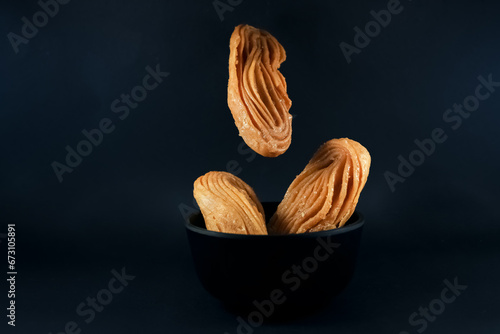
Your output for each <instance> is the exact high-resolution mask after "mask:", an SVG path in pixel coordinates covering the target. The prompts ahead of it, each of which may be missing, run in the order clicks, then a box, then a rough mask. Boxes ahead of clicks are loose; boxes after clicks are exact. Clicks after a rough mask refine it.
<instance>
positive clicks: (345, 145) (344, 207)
mask: <svg viewBox="0 0 500 334" xmlns="http://www.w3.org/2000/svg"><path fill="white" fill-rule="evenodd" d="M370 163H371V157H370V154H369V153H368V151H367V150H366V148H364V147H363V146H362V145H361V144H360V143H358V142H356V141H354V140H351V139H348V138H341V139H332V140H330V141H328V142H326V143H324V144H323V145H322V146H321V147H320V148H319V150H318V151H317V152H316V153H315V154H314V156H313V157H312V159H311V160H310V161H309V163H308V164H307V166H306V168H305V169H304V170H303V171H302V173H300V174H299V175H298V176H297V177H296V178H295V180H294V181H293V182H292V184H291V185H290V187H289V188H288V190H287V192H286V194H285V197H284V198H283V201H282V202H281V203H280V205H279V206H278V209H277V211H276V213H275V214H274V215H273V217H272V218H271V221H270V222H269V224H268V231H269V233H270V234H290V233H305V232H315V231H323V230H330V229H334V228H337V227H341V226H343V225H344V224H345V223H346V222H347V220H349V218H350V217H351V215H352V214H353V213H354V210H355V208H356V205H357V203H358V199H359V195H360V193H361V190H362V189H363V187H364V185H365V183H366V180H367V178H368V173H369V169H370Z"/></svg>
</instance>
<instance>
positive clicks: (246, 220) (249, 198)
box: [193, 172, 267, 234]
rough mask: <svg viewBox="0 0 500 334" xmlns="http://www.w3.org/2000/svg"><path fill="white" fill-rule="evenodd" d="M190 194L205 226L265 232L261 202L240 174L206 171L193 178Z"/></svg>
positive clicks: (225, 229) (252, 232) (255, 232)
mask: <svg viewBox="0 0 500 334" xmlns="http://www.w3.org/2000/svg"><path fill="white" fill-rule="evenodd" d="M193 195H194V197H195V199H196V202H197V203H198V205H199V206H200V210H201V213H202V214H203V218H204V219H205V225H206V227H207V229H208V230H211V231H216V232H225V233H235V234H267V230H266V222H265V215H264V209H263V208H262V204H261V203H260V201H259V199H258V198H257V196H256V195H255V192H254V191H253V189H252V188H251V187H250V186H249V185H248V184H246V183H245V182H243V181H242V180H241V179H240V178H238V177H236V176H234V175H232V174H230V173H226V172H209V173H207V174H205V175H203V176H200V177H199V178H198V179H197V180H196V181H195V182H194V190H193Z"/></svg>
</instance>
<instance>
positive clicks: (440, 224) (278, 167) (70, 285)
mask: <svg viewBox="0 0 500 334" xmlns="http://www.w3.org/2000/svg"><path fill="white" fill-rule="evenodd" d="M401 4H402V6H403V8H404V9H403V11H402V12H401V13H400V14H398V15H393V16H392V20H391V22H390V24H389V25H388V26H387V27H386V28H383V29H382V31H381V32H380V34H379V35H378V36H376V37H374V38H373V39H372V40H371V42H370V44H369V45H368V46H367V47H366V48H364V49H362V51H361V53H359V54H354V55H353V56H352V62H351V63H350V64H348V63H347V62H346V60H345V58H344V56H343V54H342V52H341V50H340V48H339V44H340V43H341V42H342V41H344V42H346V43H349V44H353V38H354V30H353V28H354V27H355V26H359V27H363V26H364V25H365V24H366V23H367V22H368V21H370V20H372V18H371V16H370V14H369V13H370V11H371V10H375V11H379V10H382V9H386V8H387V1H330V2H327V1H289V0H283V1H250V0H244V1H243V2H242V3H241V4H239V5H237V6H235V7H234V9H233V11H232V12H231V11H227V12H225V13H224V20H223V21H221V20H220V18H219V16H218V14H217V12H216V10H215V9H214V7H213V4H212V2H211V1H144V2H143V1H124V0H123V1H111V0H104V1H77V0H73V1H71V2H69V3H68V4H66V5H60V8H59V13H58V14H57V15H55V16H54V17H53V18H50V20H49V22H48V24H47V25H46V26H44V27H42V28H39V31H38V34H37V35H36V36H35V37H33V38H32V39H31V40H30V41H29V43H28V44H21V45H20V46H19V53H17V54H16V53H15V52H14V50H13V48H12V46H11V44H10V42H9V40H8V38H7V34H8V33H9V32H14V33H16V34H21V27H22V24H23V22H22V21H21V18H22V17H23V16H26V17H28V18H29V19H30V21H32V16H33V14H34V13H36V12H37V11H39V10H40V7H39V5H38V4H37V3H36V1H34V0H33V1H10V2H8V3H7V2H2V5H1V7H2V9H1V11H0V31H1V32H2V33H3V34H4V36H5V37H4V38H3V42H2V43H0V48H1V52H0V55H1V56H0V57H1V58H0V64H1V65H0V68H1V74H0V88H1V93H0V97H1V102H2V104H1V113H0V134H1V138H0V152H1V153H2V158H1V164H0V172H1V175H2V176H1V184H0V189H1V191H0V219H1V226H0V233H6V230H7V223H12V222H15V223H17V249H18V253H17V271H18V277H17V286H16V287H17V297H16V303H17V322H16V323H17V326H16V328H15V330H14V331H13V332H17V333H35V332H37V333H49V332H52V333H59V332H60V331H63V330H64V326H65V324H66V323H67V322H69V321H76V322H77V323H78V324H79V325H80V328H81V329H82V333H223V332H225V331H227V332H229V333H236V326H237V322H236V316H235V315H234V314H231V313H228V312H226V311H225V310H224V309H223V308H222V307H221V306H220V304H219V303H218V302H217V301H216V300H214V299H213V298H212V297H211V296H209V295H208V294H207V293H206V292H205V291H204V290H203V289H202V287H201V286H200V284H199V283H198V280H197V278H196V276H195V272H194V268H193V265H192V262H191V258H190V253H189V248H188V244H187V239H186V237H185V231H184V226H183V216H182V214H181V212H180V210H179V205H180V204H185V205H186V206H190V207H192V206H193V205H192V183H193V181H194V180H195V179H196V178H197V177H198V176H200V175H202V174H204V173H206V172H207V171H210V170H226V164H227V163H228V162H229V161H231V160H236V161H237V162H238V164H239V168H241V172H240V173H239V174H238V176H239V177H241V178H242V179H243V180H245V181H246V182H247V183H248V184H250V185H251V186H252V187H253V188H254V189H255V191H256V192H257V194H258V196H259V197H260V199H261V200H263V201H272V200H280V199H281V198H282V196H283V194H284V192H285V191H286V188H287V186H288V185H289V184H290V182H291V181H292V180H293V178H294V176H295V175H296V174H298V173H299V172H300V171H301V170H302V169H303V167H304V166H305V164H306V163H307V161H308V160H309V158H310V157H311V155H312V154H313V152H314V151H315V150H316V148H317V147H318V146H319V145H320V144H321V143H323V142H325V141H326V140H329V139H331V138H339V137H349V138H352V139H355V140H357V141H359V142H360V143H362V144H363V145H364V146H365V147H366V148H367V149H368V150H369V151H370V153H371V156H372V166H371V171H370V176H369V178H368V182H367V184H366V187H365V189H364V191H363V193H362V196H361V199H360V202H359V205H358V209H359V210H360V211H361V212H363V213H364V215H365V216H366V220H367V222H366V226H365V230H364V235H363V240H362V248H361V253H360V256H359V261H358V268H357V272H356V275H355V277H354V279H353V281H352V282H351V285H350V286H349V287H348V288H347V289H346V290H345V291H344V292H343V293H342V294H341V295H340V296H339V297H338V298H337V299H336V300H335V301H334V302H333V303H332V304H331V306H330V307H328V308H327V309H325V310H324V311H322V312H320V313H318V314H315V315H312V316H309V317H305V318H302V319H296V320H294V321H291V322H286V323H273V324H269V325H265V326H263V327H261V328H258V329H256V330H255V332H256V333H309V332H316V333H333V332H335V333H352V332H362V333H400V331H408V332H409V333H416V329H417V327H411V326H410V325H409V323H408V317H409V316H410V314H412V313H413V312H416V311H417V310H418V308H419V306H427V305H428V304H429V302H430V301H432V300H433V299H435V298H439V296H440V292H441V290H442V289H443V288H444V287H445V285H444V283H443V282H444V280H445V279H448V280H450V281H453V279H454V278H455V277H457V278H458V282H460V284H464V285H467V286H468V287H467V289H466V291H465V292H463V294H462V295H461V296H460V297H458V298H457V300H456V301H455V302H454V303H452V304H450V305H447V307H446V310H445V311H444V312H443V313H442V314H441V315H439V316H438V317H437V319H436V320H435V321H434V322H430V323H429V325H428V328H427V329H426V332H428V333H451V332H453V333H470V332H471V331H473V330H474V332H475V333H496V332H498V331H499V330H500V321H499V320H498V314H499V311H500V302H499V297H500V287H499V286H498V282H499V275H500V270H499V256H500V247H499V238H498V237H499V236H500V234H499V232H500V228H499V220H500V219H499V218H500V215H499V214H498V201H499V200H500V196H499V194H498V186H499V185H500V182H499V180H498V177H497V175H496V173H498V171H499V167H500V159H499V158H498V153H499V144H500V139H499V137H498V123H499V120H500V117H499V116H498V115H499V114H498V111H499V110H500V91H497V92H495V93H493V94H491V96H490V98H489V99H487V100H486V101H483V102H481V104H480V107H479V109H478V110H477V111H475V112H474V113H472V115H471V116H470V117H469V118H468V119H465V120H463V123H462V125H461V127H460V128H459V129H457V130H452V129H451V127H450V124H446V123H445V122H444V121H443V113H444V112H445V110H446V109H448V108H450V107H452V105H453V104H454V103H462V102H463V100H464V98H465V97H467V96H468V95H471V94H473V93H474V90H475V88H476V86H477V85H478V84H479V82H478V80H477V77H478V76H479V75H482V76H484V77H487V76H488V75H489V74H492V77H493V80H494V81H500V63H499V61H498V59H499V56H500V53H499V50H500V49H499V45H500V21H499V19H498V18H499V17H500V6H498V4H497V3H496V2H494V1H472V0H471V1H445V0H438V1H430V0H428V1H425V0H413V1H409V0H402V1H401ZM240 23H249V24H252V25H254V26H257V27H260V28H264V29H266V30H268V31H270V32H271V33H272V34H273V35H274V36H275V37H276V38H277V39H278V40H279V41H280V42H281V43H282V45H283V46H284V47H285V49H286V52H287V57H288V59H287V60H286V62H285V63H283V64H282V68H281V70H282V73H283V74H284V76H285V77H286V80H287V83H288V93H289V96H290V98H291V99H292V102H293V105H292V109H291V113H292V114H293V115H294V116H295V118H294V121H293V139H292V145H291V147H290V149H289V150H288V151H287V152H286V154H284V155H282V156H280V157H278V158H273V159H270V158H263V157H261V156H257V157H256V158H255V159H253V160H252V159H250V158H251V155H249V154H248V153H247V154H243V155H242V154H240V153H239V152H238V146H239V145H240V143H241V138H240V137H238V131H237V129H236V127H235V126H234V122H233V119H232V117H231V115H230V112H229V109H228V107H227V103H226V87H227V78H228V74H227V60H228V54H229V48H228V42H229V37H230V35H231V32H232V30H233V28H234V26H236V25H237V24H240ZM156 64H160V68H161V70H162V71H166V72H169V73H170V76H169V77H168V78H166V79H164V81H163V82H162V83H161V84H160V85H159V86H158V87H157V88H156V89H155V90H153V91H149V92H148V96H147V98H146V99H145V100H144V101H143V102H141V103H139V105H138V107H137V108H135V109H133V110H131V112H130V115H129V116H128V117H127V118H126V119H124V120H120V119H119V118H118V115H117V114H115V113H113V112H112V111H111V108H110V105H111V103H112V101H113V100H115V99H117V98H119V97H120V95H121V94H122V93H126V94H129V93H130V91H131V89H132V88H133V87H134V86H136V85H139V84H141V83H142V79H143V77H144V76H145V75H146V71H145V67H146V66H148V65H149V66H151V67H153V68H154V67H155V66H156ZM103 118H109V119H111V120H112V121H113V124H114V125H115V126H116V128H115V130H114V131H113V132H112V133H111V134H106V135H104V139H103V142H102V143H101V144H100V145H99V146H98V147H94V149H93V152H92V154H90V155H89V156H87V157H85V158H83V162H82V163H81V164H80V165H79V166H78V167H76V168H75V169H74V171H73V172H72V173H71V174H68V173H66V174H64V176H63V178H64V179H63V182H62V183H60V182H59V181H58V179H57V177H56V175H55V173H54V171H53V169H52V167H51V163H52V162H53V161H58V162H61V163H64V159H65V156H66V151H65V146H66V145H70V146H71V147H73V148H75V147H76V145H77V143H78V142H79V141H80V140H82V139H84V137H83V135H82V134H81V131H82V130H84V129H87V130H90V129H94V128H96V127H97V126H98V124H99V121H100V120H101V119H103ZM438 127H440V128H443V129H444V130H445V132H446V134H447V136H448V139H447V141H446V142H444V143H443V144H439V145H438V146H437V147H436V151H435V153H434V154H432V155H431V156H429V157H427V158H426V160H425V162H424V163H423V164H422V165H421V166H419V167H417V168H416V170H415V172H414V173H413V174H412V175H411V176H410V177H408V178H407V180H406V181H405V182H404V183H398V184H397V185H396V189H395V191H394V192H391V190H390V188H389V186H388V184H387V182H386V180H385V178H384V172H386V171H391V172H393V173H397V168H398V160H397V159H398V156H399V155H403V156H404V157H406V158H407V157H408V155H409V154H410V153H411V152H412V151H413V150H414V149H415V148H416V146H415V144H414V143H413V141H414V140H415V139H420V140H421V139H424V138H428V137H429V136H430V133H431V131H432V130H433V129H434V128H438ZM248 160H251V161H248ZM0 241H2V243H1V244H0V249H1V251H2V253H4V254H6V247H5V244H6V241H5V239H1V238H0ZM1 257H2V258H4V255H2V256H1ZM122 267H125V268H126V271H127V273H129V274H131V275H135V277H136V278H135V279H134V280H133V281H132V282H130V284H129V286H127V287H126V288H125V289H124V291H123V292H122V293H120V294H118V295H115V297H114V299H113V301H112V302H111V303H110V304H109V305H107V306H106V307H105V310H104V311H103V312H101V313H98V314H97V315H96V318H95V320H94V321H93V322H91V323H90V324H85V323H84V321H83V320H82V318H81V317H79V316H78V315H77V314H76V313H75V308H76V306H77V305H78V304H79V303H81V302H83V301H85V299H86V298H87V297H89V296H95V295H96V294H97V292H98V291H99V290H100V289H103V288H106V287H107V283H108V281H109V279H110V278H111V277H112V276H111V273H110V271H111V270H112V269H116V270H118V271H120V269H121V268H122ZM2 268H4V269H2V271H7V269H6V263H5V265H2ZM1 277H4V274H2V275H1ZM1 282H2V284H3V285H0V288H2V291H0V295H1V296H2V298H1V299H0V300H1V303H2V304H1V307H0V308H1V309H3V310H5V308H6V307H7V298H6V293H7V287H6V285H5V279H2V280H1ZM3 312H5V311H3ZM0 319H3V320H2V323H1V324H0V328H2V329H1V330H0V332H7V330H8V329H11V328H10V326H7V325H6V322H7V319H6V317H5V315H4V314H2V315H1V317H0Z"/></svg>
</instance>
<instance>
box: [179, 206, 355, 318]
mask: <svg viewBox="0 0 500 334" xmlns="http://www.w3.org/2000/svg"><path fill="white" fill-rule="evenodd" d="M262 204H263V206H264V210H265V212H266V221H268V219H269V218H270V217H271V216H272V214H273V213H274V212H275V211H276V207H277V205H278V203H262ZM363 224H364V218H363V216H362V215H361V214H360V213H359V212H355V213H354V214H353V215H352V217H351V219H349V221H348V222H347V224H346V225H345V226H343V227H341V228H338V229H333V230H328V231H321V232H313V233H303V234H289V235H240V234H230V233H221V232H213V231H208V230H207V229H206V228H205V222H204V220H203V216H202V215H201V213H197V214H194V215H192V216H191V217H190V220H189V222H188V223H187V224H186V230H187V235H188V240H189V244H190V247H191V253H192V256H193V260H194V264H195V267H196V272H197V274H198V277H199V279H200V281H201V283H202V285H203V287H204V288H205V289H206V290H207V291H208V292H209V293H210V294H212V295H213V296H214V297H215V298H217V299H219V300H221V301H222V302H223V303H225V304H226V305H227V306H230V308H234V307H236V308H238V309H254V308H255V309H256V310H261V313H263V314H264V315H266V316H267V317H270V316H271V315H275V314H277V313H280V312H277V311H286V312H288V313H290V312H293V311H298V312H306V311H311V310H315V309H317V308H318V307H321V306H324V305H325V304H327V303H328V302H329V301H330V300H331V299H332V297H334V296H336V295H337V294H338V293H339V292H340V291H342V290H343V289H344V288H345V287H346V285H347V284H348V283H349V281H350V279H351V277H352V275H353V272H354V267H355V262H356V257H357V253H358V249H359V244H360V238H361V231H362V229H363ZM265 313H270V314H265Z"/></svg>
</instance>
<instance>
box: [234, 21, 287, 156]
mask: <svg viewBox="0 0 500 334" xmlns="http://www.w3.org/2000/svg"><path fill="white" fill-rule="evenodd" d="M229 49H230V54H229V82H228V87H227V93H228V94H227V103H228V105H229V109H231V113H232V115H233V118H234V122H235V123H236V126H237V127H238V130H239V132H240V136H241V137H243V140H244V141H245V143H246V144H247V145H248V146H249V147H250V148H252V149H253V150H254V151H255V152H257V153H259V154H260V155H263V156H265V157H276V156H278V155H281V154H283V153H285V151H286V150H287V149H288V147H289V146H290V143H291V141H292V115H290V113H289V112H288V111H289V109H290V107H291V105H292V101H291V100H290V99H289V98H288V94H287V92H286V88H287V87H286V81H285V78H284V77H283V75H282V74H281V73H280V72H279V71H278V69H279V68H280V65H281V63H282V62H284V61H285V59H286V54H285V49H284V48H283V46H281V44H280V43H279V42H278V41H277V40H276V38H274V37H273V36H272V35H271V34H270V33H268V32H267V31H264V30H261V29H257V28H254V27H252V26H249V25H239V26H237V27H236V28H235V29H234V32H233V34H232V35H231V40H230V43H229Z"/></svg>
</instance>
